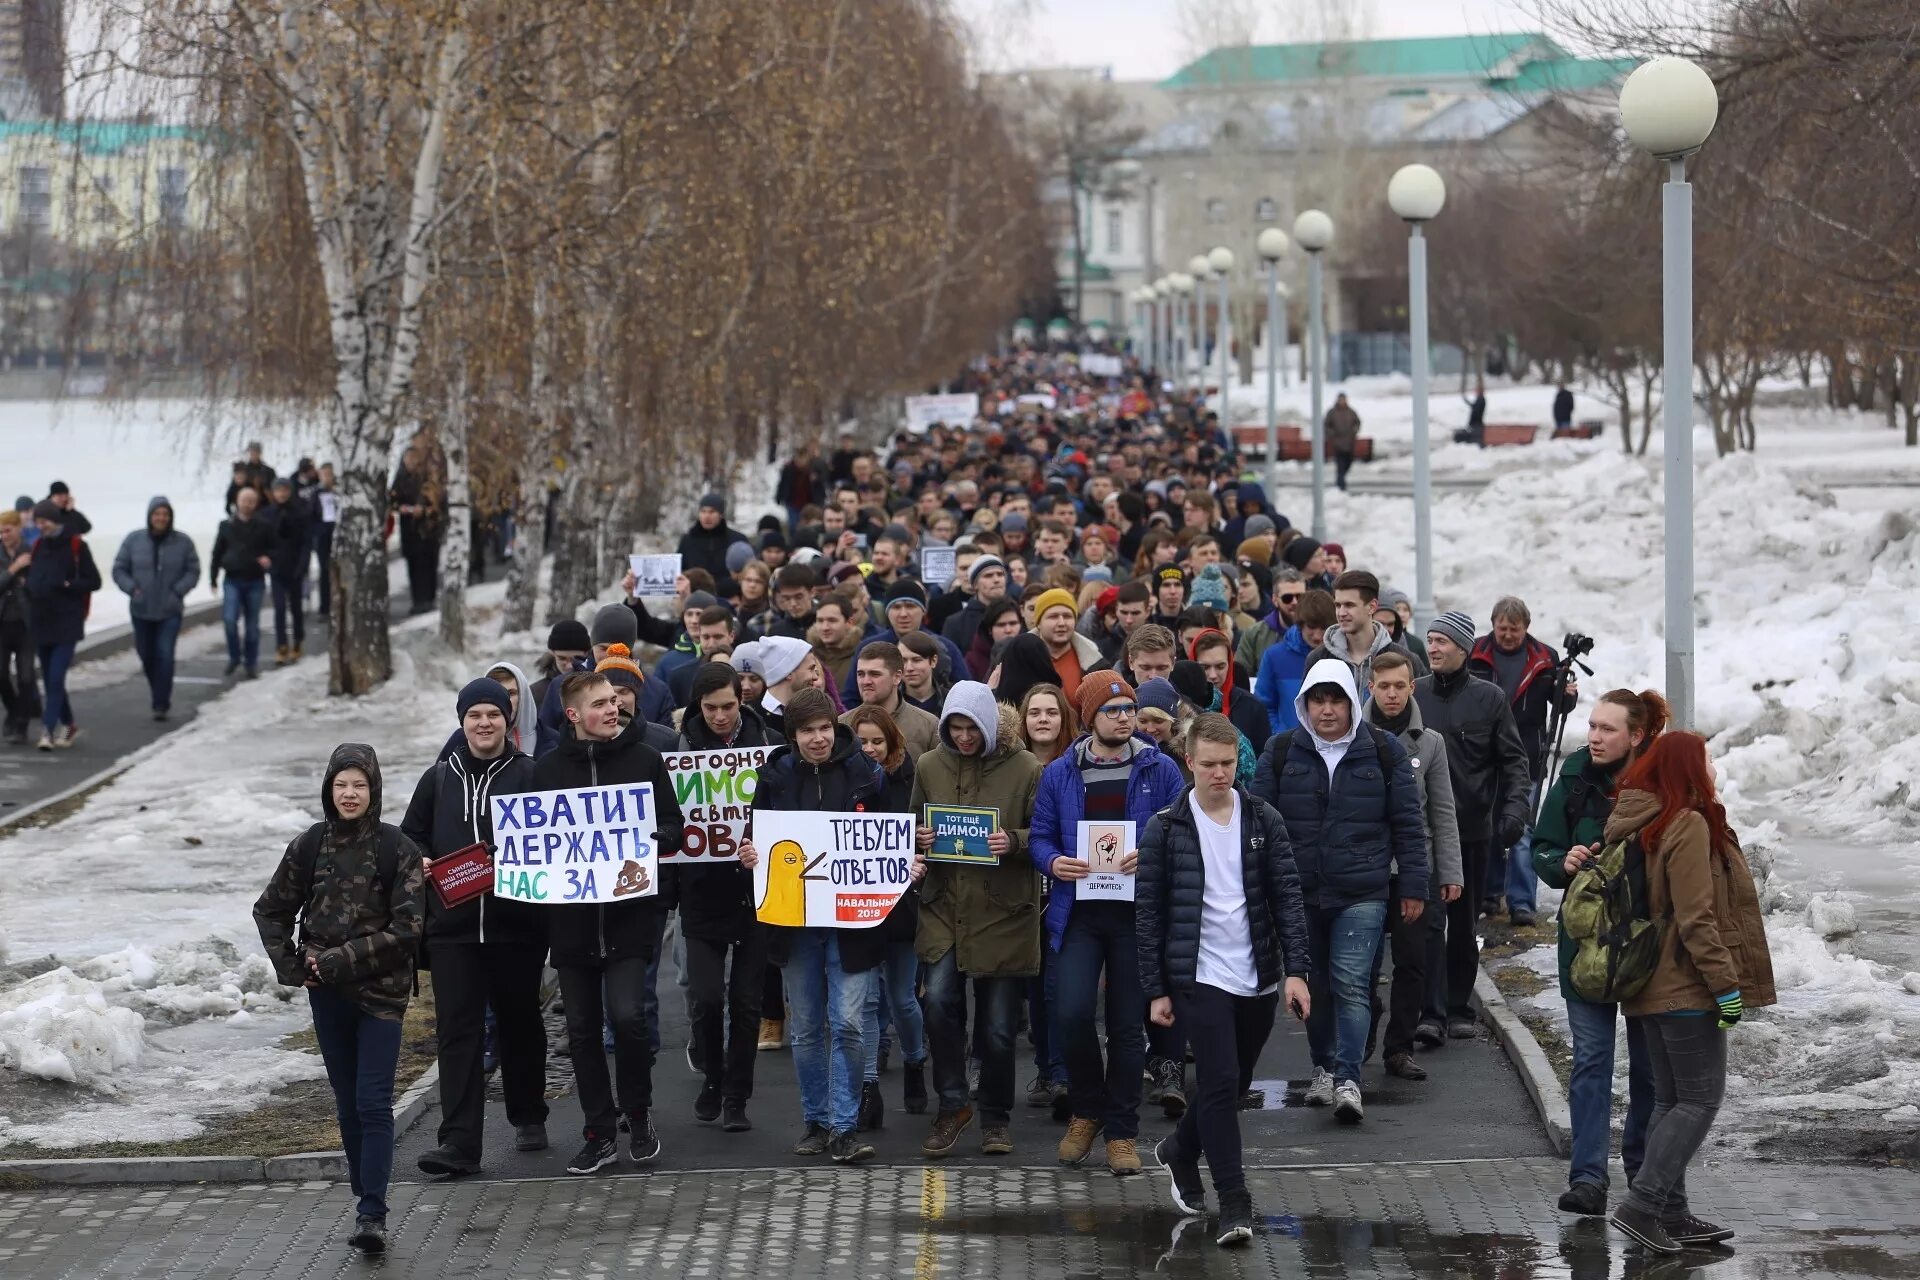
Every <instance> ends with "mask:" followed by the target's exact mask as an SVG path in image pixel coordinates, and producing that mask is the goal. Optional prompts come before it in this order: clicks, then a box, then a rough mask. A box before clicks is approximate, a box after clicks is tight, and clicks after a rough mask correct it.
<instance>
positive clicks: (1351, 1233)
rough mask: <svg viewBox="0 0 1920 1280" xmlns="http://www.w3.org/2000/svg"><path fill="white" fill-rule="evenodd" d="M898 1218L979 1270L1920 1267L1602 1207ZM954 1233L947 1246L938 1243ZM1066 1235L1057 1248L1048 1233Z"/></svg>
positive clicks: (1748, 1277) (1787, 1272) (1851, 1244)
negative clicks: (1622, 1220) (1533, 1226)
mask: <svg viewBox="0 0 1920 1280" xmlns="http://www.w3.org/2000/svg"><path fill="white" fill-rule="evenodd" d="M898 1225H899V1229H900V1230H901V1231H902V1232H903V1233H904V1234H907V1235H909V1236H912V1235H915V1234H917V1235H919V1236H920V1237H921V1239H922V1240H923V1241H925V1242H926V1246H927V1247H925V1248H924V1249H923V1253H922V1265H921V1267H920V1269H919V1274H921V1275H969V1276H971V1275H977V1274H979V1267H980V1265H981V1257H980V1255H979V1253H977V1252H974V1251H972V1250H970V1249H969V1248H968V1242H970V1241H971V1242H976V1243H977V1242H980V1241H985V1240H994V1241H1024V1242H1025V1243H1026V1252H1027V1255H1028V1258H1029V1260H1030V1262H1031V1263H1032V1264H1033V1265H1034V1266H1036V1267H1037V1268H1039V1269H1041V1270H1042V1271H1044V1272H1047V1273H1050V1274H1056V1275H1059V1276H1061V1277H1063V1278H1064V1280H1093V1278H1095V1277H1102V1278H1104V1277H1122V1276H1136V1275H1142V1274H1146V1273H1158V1274H1162V1275H1172V1276H1182V1275H1184V1276H1216V1275H1234V1276H1238V1275H1267V1274H1276V1273H1281V1272H1284V1273H1287V1274H1291V1273H1293V1272H1295V1271H1296V1270H1304V1272H1305V1274H1307V1275H1310V1276H1328V1277H1335V1276H1346V1275H1360V1274H1375V1273H1388V1274H1405V1275H1410V1276H1417V1277H1446V1278H1447V1280H1682V1278H1683V1277H1688V1276H1701V1277H1704V1278H1705V1280H1787V1278H1788V1277H1794V1278H1795V1280H1798V1278H1799V1277H1805V1276H1834V1277H1859V1278H1860V1280H1895V1278H1899V1280H1911V1278H1912V1277H1915V1276H1920V1236H1915V1235H1912V1234H1904V1235H1903V1234H1901V1233H1898V1232H1889V1233H1884V1235H1885V1237H1886V1242H1885V1243H1882V1242H1881V1241H1880V1239H1879V1238H1878V1237H1877V1236H1876V1233H1873V1232H1861V1231H1834V1232H1829V1233H1803V1232H1780V1233H1775V1234H1774V1235H1772V1236H1770V1237H1768V1238H1766V1239H1756V1240H1753V1241H1750V1242H1748V1245H1747V1248H1746V1250H1745V1252H1741V1251H1740V1250H1739V1249H1738V1248H1734V1249H1726V1248H1715V1249H1689V1250H1686V1251H1685V1252H1683V1253H1681V1254H1679V1255H1678V1256H1675V1257H1659V1256H1656V1255H1653V1254H1650V1253H1648V1252H1647V1251H1645V1250H1643V1249H1641V1248H1640V1247H1639V1246H1637V1245H1631V1244H1629V1243H1628V1242H1626V1241H1625V1240H1624V1239H1623V1238H1622V1237H1621V1236H1619V1235H1618V1234H1617V1233H1610V1232H1609V1230H1608V1228H1607V1226H1606V1224H1605V1223H1604V1222H1602V1221H1599V1220H1597V1219H1584V1220H1581V1221H1578V1222H1572V1223H1565V1224H1560V1225H1558V1226H1554V1225H1551V1224H1549V1225H1548V1226H1547V1228H1546V1229H1545V1230H1543V1232H1542V1234H1541V1235H1540V1236H1538V1237H1535V1236H1531V1235H1525V1234H1498V1233H1479V1232H1442V1231H1434V1230H1432V1229H1430V1228H1428V1227H1425V1226H1422V1225H1419V1224H1417V1223H1398V1222H1381V1221H1374V1220H1370V1219H1343V1218H1327V1217H1317V1216H1308V1217H1298V1216H1295V1215H1292V1214H1267V1215H1262V1216H1259V1217H1256V1218H1255V1220H1254V1240H1253V1245H1252V1247H1251V1248H1249V1249H1240V1250H1226V1249H1221V1248H1219V1247H1218V1246H1217V1245H1215V1244H1214V1242H1213V1230H1212V1228H1213V1225H1214V1219H1212V1218H1206V1219H1197V1218H1182V1217H1180V1216H1179V1215H1178V1214H1177V1213H1175V1212H1174V1211H1173V1210H1171V1209H1166V1208H1152V1209H1145V1210H1125V1209H1118V1208H1098V1209H1096V1208H1091V1207H1074V1208H1063V1209H1056V1210H1048V1211H1041V1212H1029V1213H1021V1212H1018V1211H1005V1210H996V1211H994V1212H992V1213H986V1214H968V1215H961V1216H955V1217H950V1218H941V1219H936V1220H926V1219H922V1218H919V1217H910V1218H903V1219H901V1220H900V1221H899V1224H898ZM942 1240H951V1241H952V1242H953V1244H954V1246H955V1248H954V1250H953V1251H951V1252H950V1253H943V1252H941V1251H940V1250H939V1248H938V1245H939V1242H940V1241H942ZM1049 1240H1051V1241H1057V1242H1058V1245H1057V1248H1058V1251H1059V1252H1058V1253H1057V1254H1056V1255H1054V1256H1052V1257H1049V1256H1048V1255H1047V1252H1046V1251H1045V1250H1044V1246H1043V1242H1045V1241H1049Z"/></svg>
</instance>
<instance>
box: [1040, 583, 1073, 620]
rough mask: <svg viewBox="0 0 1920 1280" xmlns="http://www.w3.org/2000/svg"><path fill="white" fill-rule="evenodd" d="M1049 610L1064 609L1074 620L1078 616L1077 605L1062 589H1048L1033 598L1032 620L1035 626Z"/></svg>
mask: <svg viewBox="0 0 1920 1280" xmlns="http://www.w3.org/2000/svg"><path fill="white" fill-rule="evenodd" d="M1049 609H1065V610H1066V611H1067V612H1069V613H1071V614H1072V615H1073V616H1074V617H1076V618H1078V617H1079V616H1080V605H1079V603H1078V602H1077V601H1075V600H1074V598H1073V596H1072V595H1071V594H1070V593H1069V592H1068V591H1067V590H1066V589H1065V588H1062V587H1052V588H1049V589H1048V590H1046V591H1042V592H1041V593H1040V594H1039V595H1037V596H1035V597H1034V598H1033V620H1034V623H1035V624H1036V625H1037V624H1038V623H1039V621H1040V619H1042V618H1044V617H1046V616H1047V610H1049Z"/></svg>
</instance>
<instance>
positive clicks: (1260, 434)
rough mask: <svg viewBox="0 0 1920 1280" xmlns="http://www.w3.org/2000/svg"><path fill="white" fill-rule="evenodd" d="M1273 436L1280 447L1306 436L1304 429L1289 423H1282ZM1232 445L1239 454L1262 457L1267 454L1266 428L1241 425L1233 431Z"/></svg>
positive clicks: (1256, 424) (1254, 425)
mask: <svg viewBox="0 0 1920 1280" xmlns="http://www.w3.org/2000/svg"><path fill="white" fill-rule="evenodd" d="M1274 436H1275V438H1276V439H1278V440H1279V442H1280V443H1281V444H1282V445H1285V444H1286V443H1287V441H1289V440H1299V439H1303V438H1304V437H1305V436H1306V428H1305V427H1301V426H1296V425H1295V424H1293V423H1291V422H1282V423H1280V424H1279V425H1278V426H1276V427H1275V428H1274ZM1233 443H1234V446H1235V447H1236V448H1238V449H1239V450H1240V452H1241V453H1245V454H1250V455H1252V456H1254V457H1263V456H1265V454H1266V452H1267V428H1266V426H1265V424H1264V423H1241V424H1240V425H1239V426H1237V427H1235V428H1234V429H1233Z"/></svg>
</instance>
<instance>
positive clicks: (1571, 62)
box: [1494, 58, 1640, 93]
mask: <svg viewBox="0 0 1920 1280" xmlns="http://www.w3.org/2000/svg"><path fill="white" fill-rule="evenodd" d="M1639 65H1640V64H1639V63H1638V62H1637V61H1635V60H1634V59H1632V58H1542V59H1539V60H1538V61H1535V62H1529V63H1527V64H1525V65H1524V66H1522V67H1521V68H1520V72H1519V74H1518V75H1515V76H1512V77H1510V78H1508V79H1505V80H1496V81H1494V83H1495V84H1497V85H1499V86H1500V87H1501V88H1502V89H1510V90H1512V91H1513V92H1515V93H1585V92H1587V91H1588V90H1591V89H1604V88H1606V87H1608V86H1610V85H1613V84H1615V83H1617V82H1619V81H1621V80H1624V79H1625V78H1626V76H1627V74H1628V73H1629V72H1631V71H1632V70H1633V69H1634V68H1635V67H1637V66H1639Z"/></svg>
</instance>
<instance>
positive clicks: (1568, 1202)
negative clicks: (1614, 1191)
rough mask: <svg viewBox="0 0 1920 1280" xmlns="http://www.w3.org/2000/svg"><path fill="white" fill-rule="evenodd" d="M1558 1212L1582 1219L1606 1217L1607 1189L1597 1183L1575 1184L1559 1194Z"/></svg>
mask: <svg viewBox="0 0 1920 1280" xmlns="http://www.w3.org/2000/svg"><path fill="white" fill-rule="evenodd" d="M1560 1212H1562V1213H1577V1214H1579V1215H1580V1216H1581V1217H1583V1218H1604V1217H1606V1216H1607V1189H1606V1188H1605V1187H1603V1186H1601V1185H1600V1184H1599V1183H1597V1182H1576V1183H1574V1184H1573V1185H1572V1186H1570V1187H1568V1188H1567V1189H1566V1190H1565V1191H1562V1192H1561V1193H1560Z"/></svg>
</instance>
